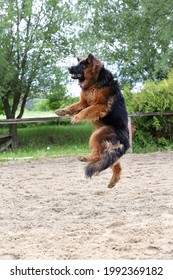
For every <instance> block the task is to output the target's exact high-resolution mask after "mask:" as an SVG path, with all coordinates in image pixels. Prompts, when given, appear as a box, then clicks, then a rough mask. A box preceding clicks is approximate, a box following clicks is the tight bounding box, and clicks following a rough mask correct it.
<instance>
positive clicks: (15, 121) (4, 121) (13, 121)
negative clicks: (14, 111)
mask: <svg viewBox="0 0 173 280" xmlns="http://www.w3.org/2000/svg"><path fill="white" fill-rule="evenodd" d="M69 118H70V117H42V118H22V119H0V124H18V123H36V122H47V121H59V120H63V119H64V120H65V119H69Z"/></svg>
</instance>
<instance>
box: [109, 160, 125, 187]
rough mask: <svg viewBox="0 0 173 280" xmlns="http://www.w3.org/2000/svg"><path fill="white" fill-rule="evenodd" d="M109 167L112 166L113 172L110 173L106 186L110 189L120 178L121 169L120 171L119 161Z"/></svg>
mask: <svg viewBox="0 0 173 280" xmlns="http://www.w3.org/2000/svg"><path fill="white" fill-rule="evenodd" d="M111 168H112V171H113V174H112V178H111V180H110V182H109V185H108V188H110V189H111V188H113V187H114V186H115V185H116V183H117V182H118V181H119V180H120V177H121V171H122V167H121V164H120V161H118V162H116V163H114V165H112V167H111Z"/></svg>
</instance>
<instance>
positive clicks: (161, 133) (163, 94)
mask: <svg viewBox="0 0 173 280" xmlns="http://www.w3.org/2000/svg"><path fill="white" fill-rule="evenodd" d="M124 96H125V98H126V104H127V109H128V112H129V113H136V112H144V113H148V112H157V113H159V115H158V116H147V117H133V122H134V123H135V124H136V125H137V132H136V135H135V138H136V139H137V138H138V140H139V141H141V142H143V144H144V146H145V144H146V142H148V139H150V140H151V137H154V138H153V141H150V143H151V142H152V143H153V142H155V144H158V146H160V147H162V148H163V147H166V146H167V145H168V141H171V140H172V139H173V116H163V113H164V112H173V70H172V71H170V73H169V75H168V78H167V79H165V80H162V81H160V82H157V83H154V82H151V81H147V82H146V83H145V84H144V88H143V89H142V90H141V91H140V93H133V92H131V91H130V88H129V87H125V89H124ZM141 131H142V132H143V136H142V134H141ZM145 133H147V134H145Z"/></svg>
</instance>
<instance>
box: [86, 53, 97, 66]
mask: <svg viewBox="0 0 173 280" xmlns="http://www.w3.org/2000/svg"><path fill="white" fill-rule="evenodd" d="M95 59H96V58H95V56H94V55H93V54H92V53H90V54H89V55H88V57H87V59H86V61H87V62H88V63H89V64H91V63H92V62H93V61H94V60H95Z"/></svg>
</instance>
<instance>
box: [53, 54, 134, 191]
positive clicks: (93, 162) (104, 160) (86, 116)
mask: <svg viewBox="0 0 173 280" xmlns="http://www.w3.org/2000/svg"><path fill="white" fill-rule="evenodd" d="M69 72H70V74H71V77H72V78H73V79H78V81H79V86H80V87H81V94H80V101H79V102H77V103H75V104H73V105H71V106H69V107H67V108H65V109H59V110H56V112H55V113H56V114H57V115H58V116H65V115H70V116H73V118H72V121H71V122H72V123H78V122H80V121H82V120H89V121H91V122H92V123H93V125H94V126H95V128H96V130H95V131H94V133H93V134H92V135H91V137H90V141H89V144H90V147H91V154H89V155H87V156H79V157H78V158H79V160H81V161H85V162H87V163H88V164H87V166H86V169H85V174H86V176H87V177H89V178H91V177H92V175H94V174H98V173H100V172H101V171H103V170H105V169H106V168H108V167H111V168H112V171H113V175H112V178H111V180H110V182H109V185H108V187H109V188H112V187H114V186H115V184H116V183H117V182H118V181H119V179H120V175H121V170H122V168H121V165H120V161H119V159H120V157H121V156H122V155H123V154H124V153H125V152H126V151H127V149H128V148H129V130H128V116H127V111H126V106H125V101H124V98H123V96H122V93H121V91H120V89H119V86H118V82H117V81H116V80H114V77H113V75H112V73H111V72H110V71H109V70H107V69H105V68H104V65H103V63H101V62H100V61H99V60H98V59H96V58H95V57H94V55H92V54H89V55H88V57H87V58H86V59H82V58H78V64H77V65H76V66H72V67H71V68H69Z"/></svg>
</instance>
